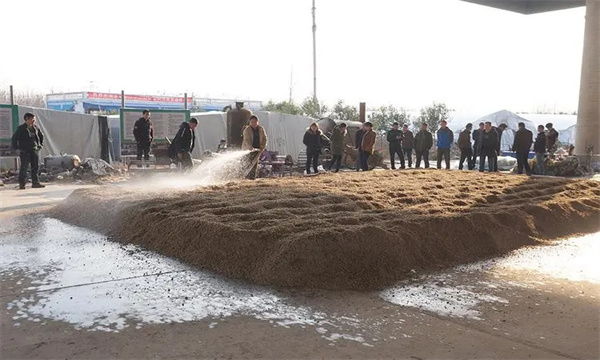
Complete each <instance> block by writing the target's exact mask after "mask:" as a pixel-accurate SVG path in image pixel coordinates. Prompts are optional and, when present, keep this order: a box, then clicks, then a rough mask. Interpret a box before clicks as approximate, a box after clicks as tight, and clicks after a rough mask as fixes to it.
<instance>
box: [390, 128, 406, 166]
mask: <svg viewBox="0 0 600 360" xmlns="http://www.w3.org/2000/svg"><path fill="white" fill-rule="evenodd" d="M387 141H388V144H389V149H390V163H391V165H392V170H396V162H395V159H394V158H395V157H396V155H398V157H399V158H400V169H404V168H405V166H404V154H403V153H402V143H401V142H402V131H400V130H398V123H397V122H395V123H393V124H392V129H391V130H390V131H388V132H387Z"/></svg>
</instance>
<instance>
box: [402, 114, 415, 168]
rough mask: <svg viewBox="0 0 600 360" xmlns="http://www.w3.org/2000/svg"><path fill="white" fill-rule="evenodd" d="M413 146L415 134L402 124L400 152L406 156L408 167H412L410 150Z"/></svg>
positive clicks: (411, 150)
mask: <svg viewBox="0 0 600 360" xmlns="http://www.w3.org/2000/svg"><path fill="white" fill-rule="evenodd" d="M414 146H415V136H414V135H413V133H412V131H410V130H408V125H406V124H404V125H402V153H403V154H404V156H405V157H406V161H407V162H408V167H409V168H411V167H412V152H413V147H414Z"/></svg>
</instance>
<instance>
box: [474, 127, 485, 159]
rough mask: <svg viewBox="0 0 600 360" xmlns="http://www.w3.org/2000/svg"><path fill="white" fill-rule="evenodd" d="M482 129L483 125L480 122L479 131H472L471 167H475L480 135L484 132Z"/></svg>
mask: <svg viewBox="0 0 600 360" xmlns="http://www.w3.org/2000/svg"><path fill="white" fill-rule="evenodd" d="M484 128H485V124H484V123H482V122H480V123H479V129H477V130H475V131H473V165H475V159H477V157H478V156H479V153H478V151H479V149H480V148H481V144H480V143H481V135H482V134H483V132H484V131H485V130H484Z"/></svg>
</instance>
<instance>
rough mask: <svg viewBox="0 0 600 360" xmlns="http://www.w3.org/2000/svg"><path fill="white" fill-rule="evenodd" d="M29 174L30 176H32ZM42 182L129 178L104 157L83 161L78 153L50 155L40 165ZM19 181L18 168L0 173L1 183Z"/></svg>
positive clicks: (103, 180) (125, 172) (115, 180)
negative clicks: (103, 158)
mask: <svg viewBox="0 0 600 360" xmlns="http://www.w3.org/2000/svg"><path fill="white" fill-rule="evenodd" d="M30 175H31V174H29V176H28V177H29V178H30ZM39 179H40V181H41V182H45V183H47V182H55V181H69V180H70V181H80V182H92V183H97V182H118V181H125V180H128V173H127V171H126V170H124V169H117V168H115V167H113V166H112V165H110V164H109V163H107V162H106V161H104V160H102V159H94V158H86V159H84V160H83V161H81V160H80V159H79V157H78V156H77V155H60V156H48V157H46V158H45V159H44V164H43V165H42V166H41V167H40V173H39ZM18 182H19V172H18V170H8V171H4V172H2V173H1V174H0V183H2V184H16V183H18Z"/></svg>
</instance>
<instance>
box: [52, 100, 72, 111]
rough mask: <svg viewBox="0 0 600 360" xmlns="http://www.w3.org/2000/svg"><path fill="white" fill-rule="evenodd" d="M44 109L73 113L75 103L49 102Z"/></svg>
mask: <svg viewBox="0 0 600 360" xmlns="http://www.w3.org/2000/svg"><path fill="white" fill-rule="evenodd" d="M46 107H47V108H48V109H50V110H59V111H73V110H75V101H49V102H48V103H47V104H46Z"/></svg>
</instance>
